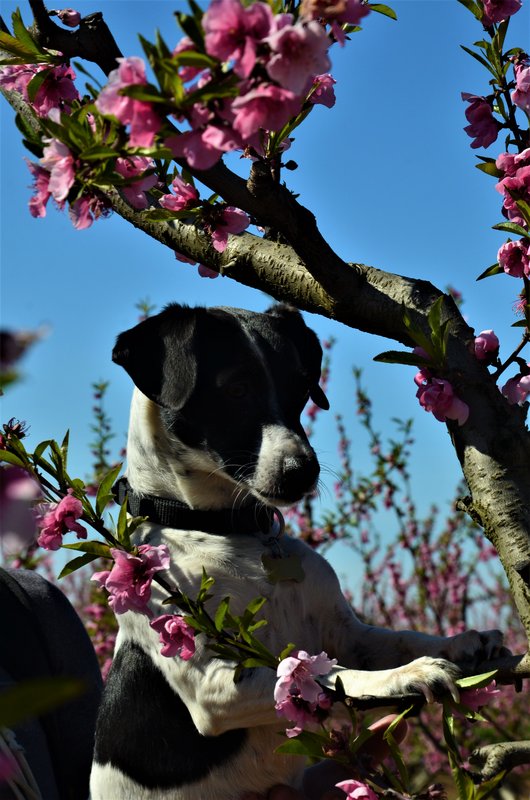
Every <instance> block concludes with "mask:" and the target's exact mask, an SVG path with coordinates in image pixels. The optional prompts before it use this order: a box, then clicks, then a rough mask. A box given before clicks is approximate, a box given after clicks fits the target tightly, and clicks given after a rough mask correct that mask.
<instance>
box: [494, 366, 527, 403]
mask: <svg viewBox="0 0 530 800" xmlns="http://www.w3.org/2000/svg"><path fill="white" fill-rule="evenodd" d="M527 367H528V374H526V375H523V374H522V373H519V374H518V375H516V376H515V377H513V378H510V379H509V380H508V381H507V382H506V383H505V384H504V386H503V387H502V389H501V392H502V394H503V395H504V397H505V398H506V399H507V400H508V402H509V403H511V404H512V405H516V404H517V405H522V404H523V403H524V402H525V401H526V398H527V397H528V395H529V394H530V364H527Z"/></svg>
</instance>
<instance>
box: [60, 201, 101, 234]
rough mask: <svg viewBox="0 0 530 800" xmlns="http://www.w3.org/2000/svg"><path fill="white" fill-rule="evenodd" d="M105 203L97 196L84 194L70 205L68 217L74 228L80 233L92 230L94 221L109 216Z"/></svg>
mask: <svg viewBox="0 0 530 800" xmlns="http://www.w3.org/2000/svg"><path fill="white" fill-rule="evenodd" d="M108 211H109V209H108V206H107V205H106V204H105V201H104V200H103V199H102V198H100V197H96V195H90V194H83V195H82V196H81V197H79V198H78V199H77V200H76V201H75V202H74V203H72V204H71V205H70V208H69V210H68V216H69V217H70V221H71V222H72V225H73V226H74V228H75V229H76V230H78V231H81V230H85V229H86V228H90V226H91V225H92V223H93V222H94V220H96V219H99V217H101V216H104V215H106V214H108Z"/></svg>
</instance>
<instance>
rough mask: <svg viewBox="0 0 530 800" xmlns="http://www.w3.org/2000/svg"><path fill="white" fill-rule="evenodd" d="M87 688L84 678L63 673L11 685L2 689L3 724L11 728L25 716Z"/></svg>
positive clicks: (0, 718) (0, 713) (0, 715)
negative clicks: (60, 675)
mask: <svg viewBox="0 0 530 800" xmlns="http://www.w3.org/2000/svg"><path fill="white" fill-rule="evenodd" d="M85 690H86V685H85V684H84V683H83V681H80V680H76V679H74V678H62V677H61V678H57V677H55V678H36V679H35V680H27V681H22V682H21V683H19V684H17V685H16V686H10V687H9V689H4V690H3V691H2V692H0V727H1V728H12V727H13V726H14V725H17V724H18V723H19V722H22V721H23V720H25V719H29V718H31V717H38V716H40V715H41V714H43V713H45V712H46V711H50V710H51V709H52V708H56V707H57V706H60V705H62V704H63V703H67V702H68V701H69V700H73V699H74V698H75V697H78V696H79V695H80V694H82V693H83V692H84V691H85Z"/></svg>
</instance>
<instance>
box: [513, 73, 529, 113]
mask: <svg viewBox="0 0 530 800" xmlns="http://www.w3.org/2000/svg"><path fill="white" fill-rule="evenodd" d="M514 72H515V91H513V92H512V100H513V102H514V103H515V105H516V106H519V108H522V109H523V111H526V113H527V114H530V63H529V62H528V61H527V62H524V63H522V64H516V65H515V67H514Z"/></svg>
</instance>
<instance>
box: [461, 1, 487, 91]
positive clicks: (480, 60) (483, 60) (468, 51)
mask: <svg viewBox="0 0 530 800" xmlns="http://www.w3.org/2000/svg"><path fill="white" fill-rule="evenodd" d="M459 2H460V0H459ZM460 47H461V48H462V50H465V51H466V53H468V54H469V55H470V56H472V57H473V58H474V59H476V60H477V61H478V62H479V63H480V64H482V66H483V67H486V69H487V70H488V72H491V74H492V75H496V73H495V70H494V69H493V67H492V66H491V65H490V63H489V61H486V59H485V58H483V57H482V56H481V55H479V54H478V53H475V51H474V50H471V49H470V48H469V47H465V46H464V45H463V44H461V45H460Z"/></svg>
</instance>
